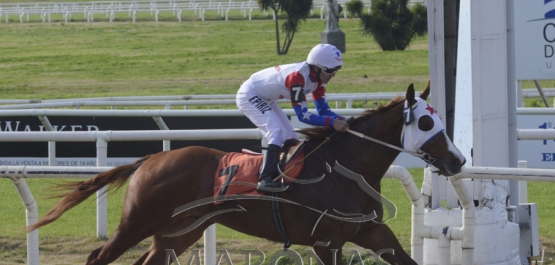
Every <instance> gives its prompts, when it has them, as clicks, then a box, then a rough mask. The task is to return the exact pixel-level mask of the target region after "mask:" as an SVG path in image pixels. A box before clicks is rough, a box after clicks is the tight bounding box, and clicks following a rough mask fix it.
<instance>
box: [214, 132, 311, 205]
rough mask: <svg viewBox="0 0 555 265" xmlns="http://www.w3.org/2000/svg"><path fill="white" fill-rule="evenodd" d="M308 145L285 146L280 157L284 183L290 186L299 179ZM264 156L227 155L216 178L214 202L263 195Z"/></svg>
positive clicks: (248, 151) (234, 153)
mask: <svg viewBox="0 0 555 265" xmlns="http://www.w3.org/2000/svg"><path fill="white" fill-rule="evenodd" d="M303 147H304V142H301V143H300V144H297V145H295V146H288V145H285V146H284V148H283V149H284V152H283V153H282V154H281V158H280V161H281V162H280V166H279V168H280V171H281V172H282V174H283V175H284V177H283V178H284V179H283V181H284V183H287V184H290V183H292V182H293V181H294V180H295V179H297V178H298V177H299V174H300V173H301V170H302V168H303V165H304V161H303V158H304V151H303ZM263 159H264V155H263V154H262V153H257V152H253V151H251V150H247V149H243V150H242V152H241V153H238V152H232V153H228V154H226V155H225V156H224V157H223V158H222V159H221V160H220V162H219V163H218V168H217V170H216V175H215V179H214V203H215V204H219V203H222V202H223V201H225V197H226V196H230V195H236V194H243V195H252V196H260V195H263V193H259V192H257V191H256V185H257V183H258V178H259V175H260V168H261V166H262V162H263Z"/></svg>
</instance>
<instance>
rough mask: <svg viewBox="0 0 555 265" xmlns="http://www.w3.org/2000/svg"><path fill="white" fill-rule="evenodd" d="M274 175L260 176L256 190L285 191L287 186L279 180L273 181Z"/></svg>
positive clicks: (261, 191)
mask: <svg viewBox="0 0 555 265" xmlns="http://www.w3.org/2000/svg"><path fill="white" fill-rule="evenodd" d="M274 179H275V177H274V176H267V177H264V178H262V179H261V180H260V181H259V182H258V184H257V185H256V191H258V192H260V193H264V192H282V191H285V190H286V189H287V188H288V187H289V186H287V185H284V184H283V183H282V181H281V180H278V181H273V180H274Z"/></svg>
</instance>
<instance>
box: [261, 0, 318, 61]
mask: <svg viewBox="0 0 555 265" xmlns="http://www.w3.org/2000/svg"><path fill="white" fill-rule="evenodd" d="M257 1H258V4H259V5H260V9H262V10H266V11H267V10H268V9H272V10H273V11H274V17H275V22H276V48H277V49H276V51H277V54H278V55H283V54H287V52H288V51H289V47H290V46H291V42H293V37H294V36H295V33H296V32H297V31H298V30H299V25H300V23H301V20H306V18H307V17H308V16H309V15H310V10H311V9H312V0H257ZM278 12H285V13H287V18H286V19H285V22H284V23H283V24H282V25H281V30H282V31H283V32H284V33H285V40H284V41H283V45H281V44H280V41H279V23H278Z"/></svg>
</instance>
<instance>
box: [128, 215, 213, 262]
mask: <svg viewBox="0 0 555 265" xmlns="http://www.w3.org/2000/svg"><path fill="white" fill-rule="evenodd" d="M208 226H210V223H207V224H204V225H201V226H199V227H198V228H196V229H195V230H193V231H191V232H189V233H186V234H184V235H180V236H176V237H164V236H162V235H154V238H153V241H152V245H151V246H150V249H149V250H148V252H147V253H145V254H143V256H142V257H141V258H140V259H139V260H138V261H137V262H135V263H134V264H135V265H140V264H143V265H152V264H156V265H158V264H166V263H165V262H166V258H167V251H166V250H168V249H171V250H173V251H174V252H175V256H176V257H179V255H181V254H182V253H183V252H185V250H187V248H189V247H190V246H191V245H193V244H194V243H195V242H197V241H198V240H199V239H200V238H201V237H202V233H203V232H204V230H205V229H206V228H207V227H208ZM147 255H148V256H147Z"/></svg>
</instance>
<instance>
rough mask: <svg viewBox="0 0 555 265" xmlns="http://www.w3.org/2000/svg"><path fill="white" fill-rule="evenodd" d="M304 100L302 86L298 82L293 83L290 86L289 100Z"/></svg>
mask: <svg viewBox="0 0 555 265" xmlns="http://www.w3.org/2000/svg"><path fill="white" fill-rule="evenodd" d="M304 101H306V96H305V94H304V91H303V86H302V85H300V84H294V85H292V86H291V102H296V103H298V102H304Z"/></svg>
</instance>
